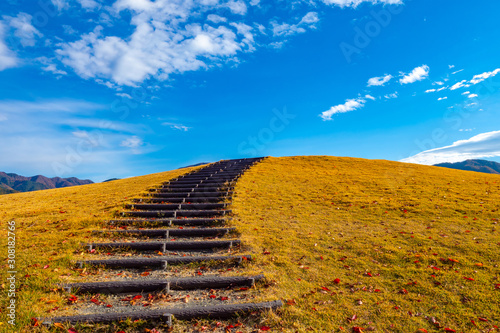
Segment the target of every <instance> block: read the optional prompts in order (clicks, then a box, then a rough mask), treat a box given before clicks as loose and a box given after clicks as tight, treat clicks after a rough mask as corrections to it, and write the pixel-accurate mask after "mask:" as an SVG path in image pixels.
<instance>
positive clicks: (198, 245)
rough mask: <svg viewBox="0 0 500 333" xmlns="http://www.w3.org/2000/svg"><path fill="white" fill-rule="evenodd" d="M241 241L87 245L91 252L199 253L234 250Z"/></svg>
mask: <svg viewBox="0 0 500 333" xmlns="http://www.w3.org/2000/svg"><path fill="white" fill-rule="evenodd" d="M240 243H241V241H240V240H239V239H233V240H224V241H194V242H177V241H170V242H168V241H167V242H129V243H119V242H116V243H90V244H87V247H88V249H89V251H91V250H92V249H101V248H106V249H110V248H111V249H124V248H125V249H131V250H142V251H162V252H166V251H183V250H184V251H198V250H208V249H215V248H232V247H233V246H238V245H240Z"/></svg>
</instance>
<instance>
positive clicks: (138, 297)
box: [132, 295, 142, 299]
mask: <svg viewBox="0 0 500 333" xmlns="http://www.w3.org/2000/svg"><path fill="white" fill-rule="evenodd" d="M141 298H142V295H136V296H134V297H133V298H132V299H141Z"/></svg>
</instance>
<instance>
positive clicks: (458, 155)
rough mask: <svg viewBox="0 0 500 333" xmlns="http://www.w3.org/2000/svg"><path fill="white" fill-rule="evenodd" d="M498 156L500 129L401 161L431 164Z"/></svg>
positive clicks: (499, 152) (499, 154)
mask: <svg viewBox="0 0 500 333" xmlns="http://www.w3.org/2000/svg"><path fill="white" fill-rule="evenodd" d="M498 156H500V131H493V132H487V133H482V134H479V135H476V136H473V137H472V138H470V139H467V140H460V141H456V142H454V143H453V144H452V145H449V146H445V147H441V148H436V149H430V150H426V151H423V152H421V153H419V154H417V155H414V156H411V157H408V158H405V159H403V160H401V162H407V163H416V164H426V165H433V164H437V163H443V162H452V163H453V162H461V161H464V160H467V159H477V158H491V157H498Z"/></svg>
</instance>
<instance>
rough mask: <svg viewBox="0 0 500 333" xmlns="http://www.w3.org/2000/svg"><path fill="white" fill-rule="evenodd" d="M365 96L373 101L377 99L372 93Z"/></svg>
mask: <svg viewBox="0 0 500 333" xmlns="http://www.w3.org/2000/svg"><path fill="white" fill-rule="evenodd" d="M365 98H366V99H371V100H372V101H374V100H376V98H375V97H373V96H372V95H365Z"/></svg>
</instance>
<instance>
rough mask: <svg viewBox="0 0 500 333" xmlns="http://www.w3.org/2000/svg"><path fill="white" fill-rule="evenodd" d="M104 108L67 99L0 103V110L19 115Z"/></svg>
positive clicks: (99, 105) (3, 101)
mask: <svg viewBox="0 0 500 333" xmlns="http://www.w3.org/2000/svg"><path fill="white" fill-rule="evenodd" d="M105 108H106V106H105V105H103V104H97V103H91V102H86V101H79V100H69V99H61V100H43V101H38V102H29V101H19V100H2V101H0V110H2V111H4V112H11V113H16V114H21V115H26V114H27V113H40V112H50V113H54V112H65V113H81V112H84V111H92V110H102V109H105Z"/></svg>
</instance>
